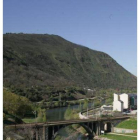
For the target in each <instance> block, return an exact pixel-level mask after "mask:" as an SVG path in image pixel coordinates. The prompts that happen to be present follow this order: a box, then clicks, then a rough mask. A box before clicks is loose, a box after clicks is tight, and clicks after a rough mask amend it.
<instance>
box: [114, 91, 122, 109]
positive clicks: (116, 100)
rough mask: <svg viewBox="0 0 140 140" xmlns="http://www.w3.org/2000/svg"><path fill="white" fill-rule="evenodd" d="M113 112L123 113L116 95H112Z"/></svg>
mask: <svg viewBox="0 0 140 140" xmlns="http://www.w3.org/2000/svg"><path fill="white" fill-rule="evenodd" d="M113 111H120V112H122V111H123V102H122V101H121V100H120V96H119V94H117V93H114V101H113Z"/></svg>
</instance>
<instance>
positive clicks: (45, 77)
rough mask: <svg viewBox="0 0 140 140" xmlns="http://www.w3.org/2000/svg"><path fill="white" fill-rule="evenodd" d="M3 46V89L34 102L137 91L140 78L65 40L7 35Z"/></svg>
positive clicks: (102, 56) (27, 35)
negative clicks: (116, 90) (101, 93)
mask: <svg viewBox="0 0 140 140" xmlns="http://www.w3.org/2000/svg"><path fill="white" fill-rule="evenodd" d="M3 44H4V46H3V57H4V59H3V60H4V63H3V64H4V65H3V66H4V74H3V78H4V80H3V82H4V87H8V88H9V89H10V90H11V91H12V92H14V93H16V94H19V95H21V96H25V97H26V98H28V99H29V100H31V101H41V100H42V99H45V100H46V101H49V102H51V101H53V100H55V101H61V100H63V101H66V100H74V99H79V98H85V97H86V96H88V95H90V96H95V94H96V93H95V91H99V90H100V89H109V88H111V89H121V90H124V89H125V90H127V91H129V90H136V85H137V84H136V81H137V78H136V77H135V76H134V75H132V74H130V73H129V72H128V71H126V70H125V69H124V68H123V67H122V66H120V65H119V64H118V63H117V62H116V61H115V60H114V59H113V58H111V57H110V56H109V55H107V54H106V53H103V52H99V51H94V50H91V49H89V48H87V47H83V46H80V45H77V44H74V43H71V42H69V41H67V40H65V39H63V38H62V37H59V36H56V35H48V34H44V35H43V34H42V35H41V34H4V35H3ZM84 88H86V89H88V88H90V89H93V90H91V91H88V92H87V91H85V89H84ZM111 94H112V93H111Z"/></svg>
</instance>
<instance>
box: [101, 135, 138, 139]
mask: <svg viewBox="0 0 140 140" xmlns="http://www.w3.org/2000/svg"><path fill="white" fill-rule="evenodd" d="M100 137H104V138H108V139H112V140H137V138H136V137H129V136H120V135H114V134H105V135H102V136H100Z"/></svg>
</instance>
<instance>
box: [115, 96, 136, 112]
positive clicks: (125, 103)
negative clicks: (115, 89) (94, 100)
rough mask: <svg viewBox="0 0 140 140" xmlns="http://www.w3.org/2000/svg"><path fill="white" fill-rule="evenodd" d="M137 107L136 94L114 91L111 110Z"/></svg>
mask: <svg viewBox="0 0 140 140" xmlns="http://www.w3.org/2000/svg"><path fill="white" fill-rule="evenodd" d="M136 107H137V94H133V93H114V101H113V111H120V112H122V111H123V110H127V109H132V108H136Z"/></svg>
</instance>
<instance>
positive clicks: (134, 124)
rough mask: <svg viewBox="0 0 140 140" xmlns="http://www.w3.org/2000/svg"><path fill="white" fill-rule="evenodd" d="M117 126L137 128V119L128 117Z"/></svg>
mask: <svg viewBox="0 0 140 140" xmlns="http://www.w3.org/2000/svg"><path fill="white" fill-rule="evenodd" d="M116 127H117V128H126V129H137V119H132V118H131V119H128V120H125V121H123V122H121V123H119V124H118V125H117V126H116Z"/></svg>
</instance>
